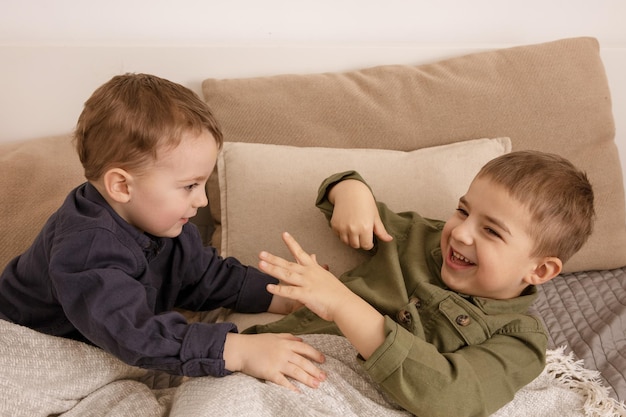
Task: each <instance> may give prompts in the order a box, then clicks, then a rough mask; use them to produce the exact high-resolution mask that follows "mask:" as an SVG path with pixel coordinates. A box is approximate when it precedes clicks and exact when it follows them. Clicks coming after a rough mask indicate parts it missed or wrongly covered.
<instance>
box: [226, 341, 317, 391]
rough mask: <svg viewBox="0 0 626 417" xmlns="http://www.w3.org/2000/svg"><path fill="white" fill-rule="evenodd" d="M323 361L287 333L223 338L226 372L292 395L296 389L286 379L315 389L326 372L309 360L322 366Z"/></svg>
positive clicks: (312, 350) (309, 347) (306, 345)
mask: <svg viewBox="0 0 626 417" xmlns="http://www.w3.org/2000/svg"><path fill="white" fill-rule="evenodd" d="M324 360H325V358H324V355H323V354H322V353H321V352H319V351H318V350H317V349H315V348H314V347H312V346H311V345H309V344H307V343H305V342H303V341H302V339H301V338H299V337H296V336H293V335H291V334H287V333H282V334H273V333H263V334H239V333H228V335H226V343H225V345H224V361H225V362H226V369H228V370H229V371H233V372H236V371H240V372H243V373H245V374H247V375H250V376H253V377H255V378H260V379H263V380H266V381H271V382H274V383H275V384H278V385H282V386H283V387H286V388H289V389H290V390H292V391H295V392H299V390H298V388H297V387H296V386H295V385H294V384H293V383H292V382H291V381H289V379H287V377H289V378H293V379H295V380H296V381H299V382H302V383H303V384H305V385H307V386H309V387H311V388H317V387H318V386H319V384H320V383H321V382H323V381H324V380H325V379H326V373H325V372H324V371H322V370H321V369H319V368H318V367H317V366H316V365H315V364H314V363H313V362H312V361H315V362H318V363H323V362H324Z"/></svg>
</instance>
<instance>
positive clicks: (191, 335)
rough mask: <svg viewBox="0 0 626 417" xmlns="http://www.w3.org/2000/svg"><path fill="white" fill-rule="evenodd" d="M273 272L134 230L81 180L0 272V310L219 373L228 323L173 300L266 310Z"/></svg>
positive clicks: (191, 369)
mask: <svg viewBox="0 0 626 417" xmlns="http://www.w3.org/2000/svg"><path fill="white" fill-rule="evenodd" d="M270 282H272V283H275V282H277V280H276V279H274V278H272V277H270V276H268V275H265V274H263V273H262V272H260V271H258V270H257V269H255V268H252V267H248V266H244V265H242V264H241V263H240V262H239V261H237V260H236V259H234V258H222V257H220V256H218V254H217V252H216V250H215V249H214V248H212V247H203V245H202V240H201V238H200V233H199V232H198V229H197V228H196V226H195V225H193V224H189V223H187V224H185V225H184V226H183V230H182V232H181V234H180V235H179V236H177V237H176V238H159V237H154V236H149V235H147V234H144V233H141V232H140V231H139V230H137V229H136V228H135V227H133V226H131V225H129V224H128V223H127V222H126V221H124V220H123V219H122V218H121V217H120V216H119V215H117V213H115V211H114V210H113V209H112V208H111V206H109V204H108V203H107V202H106V200H104V198H103V197H102V196H101V195H100V193H99V192H98V191H97V190H96V188H95V187H93V185H91V184H89V183H85V184H82V185H81V186H79V187H77V188H76V189H74V190H73V191H72V192H71V193H70V194H69V195H68V197H67V198H66V200H65V202H64V203H63V205H62V206H61V207H60V208H59V210H58V211H57V212H56V213H54V214H53V215H52V216H51V217H50V219H48V221H47V223H46V225H45V226H44V228H43V229H42V231H41V232H40V233H39V235H38V236H37V237H36V239H35V241H34V243H33V244H32V246H31V247H30V248H29V249H28V250H27V251H26V252H24V253H23V254H22V255H20V256H18V257H16V258H15V259H13V260H12V261H11V262H10V263H9V264H8V265H7V267H6V268H5V270H4V272H3V273H2V276H1V277H0V318H5V319H8V320H9V321H12V322H14V323H17V324H20V325H23V326H27V327H30V328H32V329H35V330H38V331H40V332H43V333H47V334H51V335H55V336H63V337H68V338H74V339H78V340H85V341H88V342H90V343H93V344H94V345H97V346H99V347H101V348H102V349H104V350H106V351H108V352H110V353H111V354H113V355H115V356H117V357H118V358H120V359H121V360H123V361H124V362H126V363H128V364H131V365H135V366H140V367H143V368H149V369H159V370H163V371H166V372H169V373H172V374H177V375H187V376H203V375H213V376H222V375H226V374H228V373H229V372H228V371H227V370H226V369H224V360H223V351H224V342H225V340H226V334H227V333H228V332H236V331H237V328H236V327H235V325H234V324H232V323H210V324H209V323H193V324H188V323H187V321H186V320H185V318H184V317H183V316H182V315H181V314H180V313H178V312H175V311H172V309H173V308H175V307H177V308H182V309H188V310H194V311H198V310H211V309H215V308H218V307H228V308H233V309H235V310H236V311H239V312H245V313H255V312H261V311H266V310H267V308H268V306H269V304H270V302H271V299H272V295H271V294H269V293H268V292H267V291H266V290H265V286H266V285H267V284H268V283H270Z"/></svg>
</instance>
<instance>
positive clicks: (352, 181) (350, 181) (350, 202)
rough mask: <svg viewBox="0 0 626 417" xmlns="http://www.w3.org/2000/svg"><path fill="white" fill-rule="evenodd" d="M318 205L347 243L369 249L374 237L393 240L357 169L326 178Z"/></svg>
mask: <svg viewBox="0 0 626 417" xmlns="http://www.w3.org/2000/svg"><path fill="white" fill-rule="evenodd" d="M317 206H318V207H319V208H320V209H321V210H322V212H323V213H324V214H325V215H326V217H327V219H328V220H329V222H330V226H331V228H332V230H333V231H334V232H335V234H337V236H339V239H341V241H342V242H343V243H345V244H346V245H348V246H351V247H353V248H355V249H358V248H361V249H365V250H370V249H372V248H373V247H374V236H376V237H377V238H378V239H381V240H383V241H385V242H389V241H391V240H392V239H393V238H392V237H391V235H389V233H387V230H386V229H385V226H384V225H383V223H382V221H381V219H380V215H379V213H378V209H377V207H376V200H375V199H374V195H373V193H372V191H371V189H370V188H369V186H368V185H367V184H366V183H365V182H364V181H363V178H361V176H360V175H359V174H358V173H357V172H355V171H348V172H344V173H339V174H335V175H333V176H331V177H329V178H327V179H326V180H325V181H324V182H323V183H322V185H321V186H320V190H319V193H318V199H317Z"/></svg>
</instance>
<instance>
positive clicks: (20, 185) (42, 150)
mask: <svg viewBox="0 0 626 417" xmlns="http://www.w3.org/2000/svg"><path fill="white" fill-rule="evenodd" d="M84 181H85V178H84V176H83V169H82V166H81V164H80V161H79V160H78V155H77V154H76V151H75V150H74V147H73V146H72V139H71V137H70V136H69V135H66V136H56V137H49V138H42V139H36V140H30V141H25V142H21V143H10V144H2V145H0V230H2V233H0V269H4V266H5V265H6V264H7V263H8V262H9V261H10V260H11V259H12V258H14V257H15V256H17V255H19V254H20V253H22V252H23V251H24V250H25V249H26V248H28V246H30V244H31V243H32V242H33V239H34V238H35V236H36V235H37V233H39V230H40V229H41V228H42V227H43V225H44V223H45V222H46V220H47V219H48V217H49V216H50V215H51V214H52V213H53V212H54V211H55V210H56V209H57V208H58V207H59V206H60V205H61V203H63V200H65V197H66V196H67V194H68V192H69V191H70V190H71V189H72V188H74V187H76V186H77V185H79V184H81V183H82V182H84Z"/></svg>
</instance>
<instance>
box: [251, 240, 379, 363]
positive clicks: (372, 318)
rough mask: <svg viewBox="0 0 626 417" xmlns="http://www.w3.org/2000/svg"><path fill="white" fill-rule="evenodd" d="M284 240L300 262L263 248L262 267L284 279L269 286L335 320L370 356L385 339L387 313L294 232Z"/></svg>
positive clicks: (275, 291)
mask: <svg viewBox="0 0 626 417" xmlns="http://www.w3.org/2000/svg"><path fill="white" fill-rule="evenodd" d="M283 241H284V242H285V244H286V245H287V248H288V249H289V251H290V252H291V254H292V255H293V257H294V258H295V261H296V262H289V261H287V260H286V259H283V258H281V257H278V256H275V255H272V254H270V253H267V252H261V253H260V254H259V258H260V262H259V268H260V269H261V270H262V271H263V272H265V273H267V274H269V275H272V276H273V277H275V278H277V279H278V280H280V284H278V285H274V284H269V285H268V286H267V290H268V291H269V292H270V293H272V294H274V295H275V296H276V295H278V296H281V297H285V298H290V299H293V300H297V301H299V302H301V303H302V304H304V305H305V306H307V307H308V308H309V309H310V310H311V311H313V312H314V313H315V314H317V315H318V316H320V317H321V318H323V319H324V320H328V321H334V322H335V323H336V324H337V326H338V327H339V329H340V330H341V332H342V333H343V334H344V336H346V337H347V338H348V340H350V342H351V343H352V344H353V345H354V347H355V348H356V349H357V351H358V352H359V353H360V354H361V355H362V356H363V357H364V358H366V359H367V358H368V357H369V356H370V355H371V354H372V353H373V352H374V351H375V350H376V348H378V347H379V346H380V345H381V344H382V343H383V341H384V340H385V336H384V318H383V316H382V315H381V314H380V313H379V312H378V311H377V310H376V309H374V308H373V307H372V306H371V305H369V304H368V303H367V302H365V301H364V300H363V299H362V298H361V297H359V296H358V295H356V294H355V293H353V292H352V291H350V289H349V288H348V287H346V286H345V285H344V284H343V283H342V282H341V281H340V280H338V279H337V278H336V277H335V276H334V275H333V274H332V273H330V272H329V271H328V270H326V269H325V268H324V267H322V266H320V265H319V264H318V263H317V261H316V259H315V255H309V254H308V253H306V252H305V251H304V250H303V249H302V248H301V247H300V245H299V244H298V242H296V240H295V239H294V238H293V237H292V236H291V235H289V234H288V233H283ZM364 323H366V325H365V326H364V325H363V324H364Z"/></svg>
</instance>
